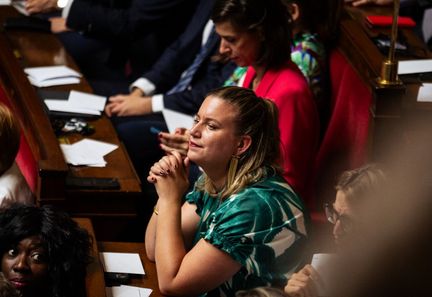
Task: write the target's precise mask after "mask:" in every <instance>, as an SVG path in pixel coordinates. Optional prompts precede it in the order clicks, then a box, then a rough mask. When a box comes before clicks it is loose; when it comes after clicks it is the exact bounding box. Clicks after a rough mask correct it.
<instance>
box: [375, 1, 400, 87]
mask: <svg viewBox="0 0 432 297" xmlns="http://www.w3.org/2000/svg"><path fill="white" fill-rule="evenodd" d="M399 7H400V0H394V1H393V23H392V28H391V42H390V49H389V53H388V58H387V59H386V60H384V61H383V63H382V65H381V77H378V78H377V82H378V84H379V85H380V87H389V86H400V85H402V82H401V81H400V80H399V77H398V74H397V73H398V61H397V60H396V59H395V48H396V40H397V33H398V17H399Z"/></svg>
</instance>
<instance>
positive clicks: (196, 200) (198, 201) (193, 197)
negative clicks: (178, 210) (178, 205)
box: [185, 190, 204, 216]
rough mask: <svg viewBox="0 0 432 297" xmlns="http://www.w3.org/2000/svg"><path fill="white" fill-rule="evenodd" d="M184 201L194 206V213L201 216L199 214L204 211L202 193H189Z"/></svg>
mask: <svg viewBox="0 0 432 297" xmlns="http://www.w3.org/2000/svg"><path fill="white" fill-rule="evenodd" d="M185 201H186V202H187V203H189V204H195V205H196V207H197V209H196V213H197V214H198V215H199V216H201V213H202V211H203V209H204V201H203V193H202V192H200V191H196V190H194V191H191V192H189V193H188V194H187V195H186V197H185Z"/></svg>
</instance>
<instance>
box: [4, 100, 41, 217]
mask: <svg viewBox="0 0 432 297" xmlns="http://www.w3.org/2000/svg"><path fill="white" fill-rule="evenodd" d="M20 135H21V134H20V126H19V123H18V121H17V120H16V118H15V117H14V115H13V114H12V111H11V110H10V109H9V108H8V107H6V106H5V105H3V104H1V103H0V147H1V148H2V152H1V154H0V208H4V207H7V206H8V205H9V204H12V203H16V202H19V203H24V204H32V203H34V197H33V194H32V192H31V190H30V188H29V186H28V184H27V182H26V180H25V178H24V176H23V175H22V173H21V171H20V169H19V168H18V166H17V164H16V163H15V158H16V156H17V154H18V150H19V145H20Z"/></svg>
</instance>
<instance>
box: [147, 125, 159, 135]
mask: <svg viewBox="0 0 432 297" xmlns="http://www.w3.org/2000/svg"><path fill="white" fill-rule="evenodd" d="M150 132H151V133H153V134H159V133H160V132H162V131H161V130H160V129H158V128H155V127H153V126H152V127H150Z"/></svg>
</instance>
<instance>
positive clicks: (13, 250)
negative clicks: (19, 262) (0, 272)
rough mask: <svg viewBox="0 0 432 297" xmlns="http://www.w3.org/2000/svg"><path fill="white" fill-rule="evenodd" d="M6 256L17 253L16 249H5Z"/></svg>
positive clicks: (12, 255)
mask: <svg viewBox="0 0 432 297" xmlns="http://www.w3.org/2000/svg"><path fill="white" fill-rule="evenodd" d="M7 254H8V256H11V257H14V256H16V255H17V251H16V250H15V249H10V250H8V251H7Z"/></svg>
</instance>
